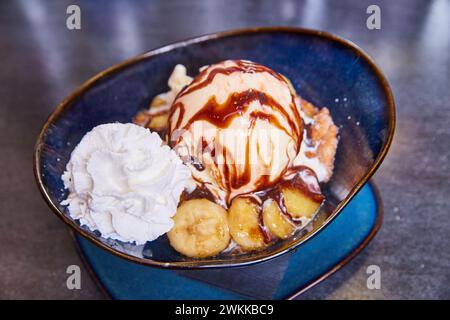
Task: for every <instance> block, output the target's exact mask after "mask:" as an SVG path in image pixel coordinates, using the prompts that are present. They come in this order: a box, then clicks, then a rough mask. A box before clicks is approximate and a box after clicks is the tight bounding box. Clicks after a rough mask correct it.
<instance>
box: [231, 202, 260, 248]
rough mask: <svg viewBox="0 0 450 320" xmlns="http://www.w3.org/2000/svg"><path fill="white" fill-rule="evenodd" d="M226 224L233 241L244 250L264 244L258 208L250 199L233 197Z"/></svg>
mask: <svg viewBox="0 0 450 320" xmlns="http://www.w3.org/2000/svg"><path fill="white" fill-rule="evenodd" d="M228 224H229V226H230V233H231V236H232V237H233V239H234V241H236V243H237V244H238V245H239V246H240V247H241V248H242V250H245V251H251V250H258V249H262V248H264V247H265V246H266V243H265V241H264V234H263V233H262V231H261V229H260V227H259V209H258V206H257V204H255V203H253V202H252V201H251V199H249V198H245V197H241V198H235V199H234V200H233V203H232V204H231V207H230V209H229V211H228Z"/></svg>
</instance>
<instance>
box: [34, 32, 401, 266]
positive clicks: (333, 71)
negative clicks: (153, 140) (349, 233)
mask: <svg viewBox="0 0 450 320" xmlns="http://www.w3.org/2000/svg"><path fill="white" fill-rule="evenodd" d="M225 59H247V60H253V61H255V62H258V63H261V64H264V65H267V66H269V67H270V68H272V69H274V70H276V71H278V72H280V73H282V74H284V75H285V76H286V77H287V78H289V79H290V80H291V81H292V83H293V85H294V87H295V88H296V90H297V91H298V93H299V94H300V95H301V96H302V97H304V98H306V99H307V100H309V101H311V102H312V103H313V104H315V105H317V106H321V107H322V106H326V107H328V108H329V109H330V111H331V114H332V116H333V119H334V121H335V123H336V124H337V125H338V126H339V128H340V142H339V147H338V152H337V156H336V165H335V173H334V176H333V178H332V180H331V182H330V183H329V184H328V185H327V186H326V187H325V190H326V195H327V202H326V205H325V206H324V208H323V210H322V211H321V213H320V214H319V215H318V218H317V219H316V221H315V222H314V223H313V226H312V229H311V230H309V232H308V233H307V234H304V233H301V234H298V235H296V236H295V237H292V238H291V239H288V240H285V241H282V242H279V243H277V244H275V245H273V246H271V247H269V248H268V249H266V250H265V251H262V252H258V253H252V254H243V255H242V256H234V257H230V256H218V257H216V258H211V259H208V260H195V259H189V258H185V257H182V256H181V255H179V254H177V253H176V252H175V251H174V250H173V249H172V248H171V247H170V246H169V244H168V243H167V239H166V237H161V238H160V239H158V240H157V241H154V242H152V243H149V244H148V245H147V246H145V247H144V248H143V247H136V246H133V245H127V244H121V243H119V242H116V241H105V240H104V239H101V238H100V237H98V235H96V234H95V233H92V232H90V231H88V230H86V229H84V228H80V227H79V225H78V224H77V223H76V222H74V221H72V220H71V219H70V218H69V217H68V216H67V215H66V214H65V208H64V207H63V206H61V205H60V204H59V203H60V202H61V201H62V200H63V199H64V198H65V197H66V196H67V193H66V191H65V190H64V189H63V183H62V181H61V178H60V177H61V174H62V173H63V171H64V168H65V165H66V163H67V162H68V160H69V158H70V154H71V152H72V150H73V148H74V147H75V146H76V145H77V143H78V142H79V141H80V140H81V138H82V137H83V135H84V134H85V133H86V132H88V131H89V130H91V129H92V128H93V127H95V126H97V125H99V124H102V123H107V122H115V121H118V122H130V121H131V120H132V118H133V116H134V115H135V114H136V113H137V112H138V111H140V110H142V109H143V108H146V107H147V106H148V105H149V102H150V100H151V99H152V98H153V97H154V96H155V95H156V94H158V93H161V92H163V91H165V90H166V89H167V79H168V76H169V75H170V73H171V71H172V69H173V67H174V66H175V65H176V64H179V63H181V64H184V65H185V66H187V68H188V72H189V73H190V74H191V75H195V74H196V73H197V70H198V69H199V68H200V67H201V66H204V65H207V64H211V63H215V62H218V61H221V60H225ZM394 123H395V114H394V103H393V98H392V94H391V91H390V89H389V86H388V84H387V82H386V80H385V78H384V77H383V75H382V74H381V73H380V71H379V70H378V68H377V67H376V66H375V65H374V64H373V62H372V61H371V60H370V58H368V57H367V55H366V54H364V53H363V52H362V51H361V50H360V49H359V48H357V47H356V46H355V45H353V44H351V43H349V42H346V41H345V40H342V39H340V38H337V37H335V36H332V35H329V34H324V33H321V32H316V31H310V30H301V29H288V28H261V29H250V30H238V31H232V32H227V33H222V34H213V35H209V36H204V37H200V38H196V39H193V40H188V41H186V42H180V43H177V44H173V45H169V46H167V47H164V48H162V49H158V50H155V51H152V52H149V53H147V54H145V55H143V56H139V57H137V58H134V59H131V60H129V61H127V62H125V63H123V64H121V65H118V66H115V67H112V68H110V69H108V70H106V71H105V72H103V73H101V74H99V75H97V76H96V77H94V78H93V79H91V80H89V81H88V82H87V83H85V84H84V85H83V86H82V87H81V88H80V89H78V90H77V91H76V92H75V93H74V94H72V95H71V96H70V97H69V98H67V99H66V100H65V101H63V102H62V104H61V105H60V106H59V107H58V109H57V110H56V111H55V112H54V113H53V114H52V115H51V116H50V118H49V120H48V121H47V123H46V124H45V126H44V128H43V130H42V132H41V135H40V137H39V140H38V142H37V145H36V150H35V173H36V178H37V180H38V184H39V186H40V188H41V191H42V193H43V195H44V198H45V199H46V200H47V201H48V202H49V204H50V206H51V207H52V209H53V210H54V211H55V212H56V213H57V214H58V215H59V216H60V217H61V218H62V219H63V220H64V221H65V222H67V223H68V224H69V225H71V226H72V227H73V228H74V229H75V230H77V231H78V232H80V233H81V234H82V235H84V236H86V237H88V238H89V239H91V240H93V241H94V242H95V243H97V244H98V245H100V246H101V247H103V248H105V249H107V250H109V251H111V252H113V253H116V254H118V255H120V256H122V257H125V258H129V259H131V260H133V261H136V262H142V263H146V264H150V265H156V266H162V267H185V268H191V267H214V266H234V265H243V264H249V263H253V262H257V261H263V260H266V259H268V258H271V257H274V256H277V255H279V254H281V253H283V252H286V251H287V250H289V249H291V248H293V247H295V246H298V245H299V244H300V243H302V242H303V241H305V240H306V239H307V238H309V237H310V236H312V235H313V234H314V233H316V232H317V231H318V230H319V229H321V228H322V227H323V226H324V225H326V223H327V221H329V220H330V219H331V218H333V217H334V216H335V215H336V214H337V213H338V212H339V211H340V209H341V208H342V207H343V206H344V205H345V204H346V203H347V202H348V201H349V200H350V199H351V197H352V196H353V195H354V194H355V193H356V192H357V190H358V189H359V188H360V187H361V186H362V185H363V184H364V183H365V182H366V181H367V180H368V178H369V177H370V175H372V174H373V172H374V171H375V169H376V168H377V167H378V165H379V164H380V162H381V160H382V159H383V158H384V155H385V154H386V152H387V149H388V147H389V145H390V142H391V139H392V135H393V131H394Z"/></svg>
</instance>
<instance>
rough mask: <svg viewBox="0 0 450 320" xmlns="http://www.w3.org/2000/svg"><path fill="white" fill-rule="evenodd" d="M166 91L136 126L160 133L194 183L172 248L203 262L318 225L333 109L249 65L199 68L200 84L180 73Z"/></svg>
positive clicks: (333, 137)
mask: <svg viewBox="0 0 450 320" xmlns="http://www.w3.org/2000/svg"><path fill="white" fill-rule="evenodd" d="M174 83H176V84H179V85H178V86H176V85H173V84H174ZM169 88H170V91H168V92H167V93H163V94H160V95H158V96H157V97H155V98H154V99H153V101H152V103H151V108H150V109H149V110H145V111H143V112H141V113H139V114H138V115H137V116H136V117H135V119H134V120H135V123H138V124H140V125H142V126H144V127H147V128H150V129H151V130H153V131H156V132H158V133H159V134H160V135H161V138H162V139H163V140H164V141H166V142H167V144H168V145H169V146H170V147H171V148H173V150H174V151H175V152H176V153H177V155H178V156H179V157H180V159H182V161H183V163H184V164H185V165H186V166H187V167H188V168H189V169H190V172H191V174H192V178H193V181H194V182H195V187H194V188H192V189H185V190H184V191H183V193H182V194H181V198H180V205H179V207H178V210H177V213H176V214H175V217H174V220H175V225H174V227H173V229H172V230H171V231H169V233H168V238H169V241H170V244H171V245H172V246H173V248H174V249H175V250H177V251H178V252H180V253H181V254H184V255H187V256H190V257H197V258H205V257H209V256H213V255H216V254H219V253H220V252H222V250H224V249H225V248H226V246H228V250H225V251H226V252H230V248H234V249H233V250H231V251H232V252H233V253H235V252H242V251H244V252H246V251H253V250H261V249H264V248H266V247H267V246H269V245H270V244H271V243H272V242H274V241H277V240H278V239H286V238H288V237H290V236H291V235H292V234H294V233H295V231H296V230H298V229H299V228H303V227H304V226H305V225H306V224H307V223H308V222H309V221H311V219H313V218H314V215H315V214H316V212H317V211H318V210H319V209H320V207H321V205H322V203H323V201H324V196H323V195H322V192H321V186H320V183H326V182H328V181H329V179H330V178H331V176H332V173H333V166H334V156H335V153H336V148H337V142H338V139H337V133H338V130H337V127H336V126H335V125H334V123H333V120H332V118H331V115H330V113H329V111H328V109H327V108H321V109H318V108H316V107H315V106H313V105H312V104H311V103H309V102H307V101H306V100H304V99H302V98H301V97H300V96H299V95H298V94H297V93H296V91H295V89H294V87H293V85H292V84H291V83H290V81H289V80H288V79H287V78H285V77H284V76H282V75H281V74H279V73H277V72H275V71H274V70H272V69H270V68H268V67H266V66H262V65H260V64H257V63H254V62H251V61H246V60H228V61H223V62H220V63H217V64H214V65H211V66H206V67H203V68H201V70H200V73H199V74H198V75H197V76H196V77H194V78H190V77H189V76H187V75H186V69H185V68H184V67H181V66H177V67H176V68H175V70H174V73H173V74H172V76H171V77H170V81H169ZM206 212H208V213H206ZM224 216H225V217H226V218H227V219H225V220H224V218H223V217H224ZM214 230H220V231H214ZM230 237H231V240H230ZM228 243H230V244H229V245H228Z"/></svg>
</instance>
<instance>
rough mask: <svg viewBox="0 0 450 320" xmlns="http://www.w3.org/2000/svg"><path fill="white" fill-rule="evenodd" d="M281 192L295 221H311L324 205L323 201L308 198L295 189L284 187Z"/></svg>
mask: <svg viewBox="0 0 450 320" xmlns="http://www.w3.org/2000/svg"><path fill="white" fill-rule="evenodd" d="M281 192H282V193H283V198H284V205H285V207H286V210H287V212H288V213H289V215H290V216H291V217H292V218H294V219H302V218H306V219H311V218H312V217H313V216H314V214H315V213H316V212H317V210H318V209H319V208H320V205H321V204H322V201H321V200H319V199H314V198H312V197H308V196H307V195H306V194H304V193H303V192H302V191H300V190H298V189H295V188H288V187H283V188H281Z"/></svg>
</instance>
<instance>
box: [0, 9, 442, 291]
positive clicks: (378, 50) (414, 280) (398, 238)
mask: <svg viewBox="0 0 450 320" xmlns="http://www.w3.org/2000/svg"><path fill="white" fill-rule="evenodd" d="M72 3H76V4H78V5H79V6H80V7H81V12H82V21H81V22H82V30H79V31H69V30H68V29H67V28H66V26H65V21H66V17H67V15H66V8H67V6H68V5H69V4H72ZM370 4H378V5H379V6H380V7H381V30H368V29H367V28H366V18H367V16H368V15H367V14H366V8H367V7H368V6H369V5H370ZM449 17H450V1H448V0H435V1H395V2H394V1H376V0H368V1H366V0H364V1H331V0H315V1H282V0H278V1H244V0H229V1H186V0H175V1H169V0H165V1H145V2H144V1H129V2H126V1H72V0H64V1H37V0H23V1H1V2H0V63H1V64H0V150H1V152H0V163H1V167H0V168H1V170H0V214H1V215H0V219H1V222H0V298H3V299H5V298H7V299H12V298H34V299H35V298H43V299H48V298H58V299H79V298H88V299H102V298H103V295H102V294H101V292H100V290H99V289H98V288H97V287H96V285H95V284H94V282H93V281H92V279H91V278H89V276H88V275H87V271H86V269H84V267H83V266H82V263H81V261H80V258H79V257H78V255H77V253H76V251H75V248H74V245H73V242H72V240H71V237H70V235H69V233H68V230H67V228H66V227H65V226H64V225H63V223H62V222H61V221H60V220H59V219H57V218H56V217H55V216H54V215H53V214H52V213H51V212H50V210H49V208H48V207H47V205H46V204H45V203H44V201H43V200H42V198H41V196H40V194H39V192H38V190H37V188H36V186H35V182H34V177H33V173H32V151H33V146H34V143H35V140H36V137H37V135H38V132H39V129H40V127H41V125H42V124H43V123H44V121H45V119H46V117H47V116H48V115H49V114H50V112H51V111H52V110H53V109H54V107H55V105H56V104H57V103H58V102H59V101H60V100H62V99H63V98H64V97H65V96H66V95H68V94H69V93H70V92H71V91H73V90H74V89H75V88H76V87H77V86H78V85H79V84H81V83H82V82H83V81H84V80H86V79H87V78H89V77H90V76H92V75H94V74H95V73H97V72H99V71H101V70H102V69H104V68H106V67H108V66H110V65H112V64H115V63H117V62H119V61H121V60H123V59H125V58H128V57H131V56H134V55H137V54H139V53H142V52H145V51H148V50H150V49H152V48H154V47H157V46H161V45H164V44H167V43H170V42H173V41H177V40H181V39H184V38H186V37H191V36H196V35H200V34H204V33H209V32H214V31H220V30H227V29H232V28H240V27H249V26H261V25H290V26H302V27H309V28H316V29H321V30H325V31H330V32H333V33H336V34H338V35H341V36H344V37H346V38H348V39H351V40H352V41H354V42H355V43H356V44H358V45H360V46H361V47H362V48H364V49H365V50H366V51H367V52H368V53H369V54H370V55H371V56H372V57H373V58H374V59H375V60H376V62H377V63H378V64H379V66H380V67H381V69H382V70H383V71H384V73H385V74H386V76H387V78H388V79H389V81H390V83H391V85H392V88H393V91H394V95H395V100H396V103H397V116H398V122H397V131H396V135H395V138H394V142H393V145H392V148H391V150H390V153H389V154H388V156H387V158H386V160H385V162H384V163H383V165H382V166H381V168H380V170H379V171H378V172H377V173H376V175H375V180H376V182H377V183H378V186H379V187H380V189H381V194H382V196H383V200H384V204H385V219H384V224H383V226H382V228H381V230H380V232H379V234H378V235H377V236H376V237H375V239H374V240H373V241H372V242H371V243H370V245H369V246H368V247H367V248H366V249H365V250H364V251H363V253H362V254H360V255H359V256H358V257H356V258H355V259H354V260H352V261H351V262H350V263H349V264H348V265H347V266H345V267H344V268H343V269H342V270H340V271H339V272H338V273H336V274H335V275H333V276H332V277H330V278H329V279H327V280H326V281H324V282H322V283H321V284H319V285H317V286H316V287H314V288H313V289H311V290H310V291H308V292H307V293H306V294H304V295H303V296H302V297H301V298H303V299H358V298H360V299H396V298H399V299H411V298H419V299H429V298H447V299H449V298H450V250H449V247H450V239H449V235H450V217H449V215H450V201H449V194H450V182H449V181H450V179H449V178H450V174H449V172H450V171H449V169H450V168H449V160H450V158H449V157H450V148H449V147H450V102H449V101H450V90H449V89H450V86H449V84H450V81H449V77H450V54H449V52H450V22H449V21H450V18H449ZM72 264H76V265H80V266H81V267H82V289H81V290H68V289H67V288H66V283H65V281H66V277H67V274H66V268H67V266H68V265H72ZM373 264H375V265H378V266H380V268H381V289H380V290H369V289H367V286H366V280H367V274H366V269H367V267H368V266H369V265H373Z"/></svg>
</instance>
